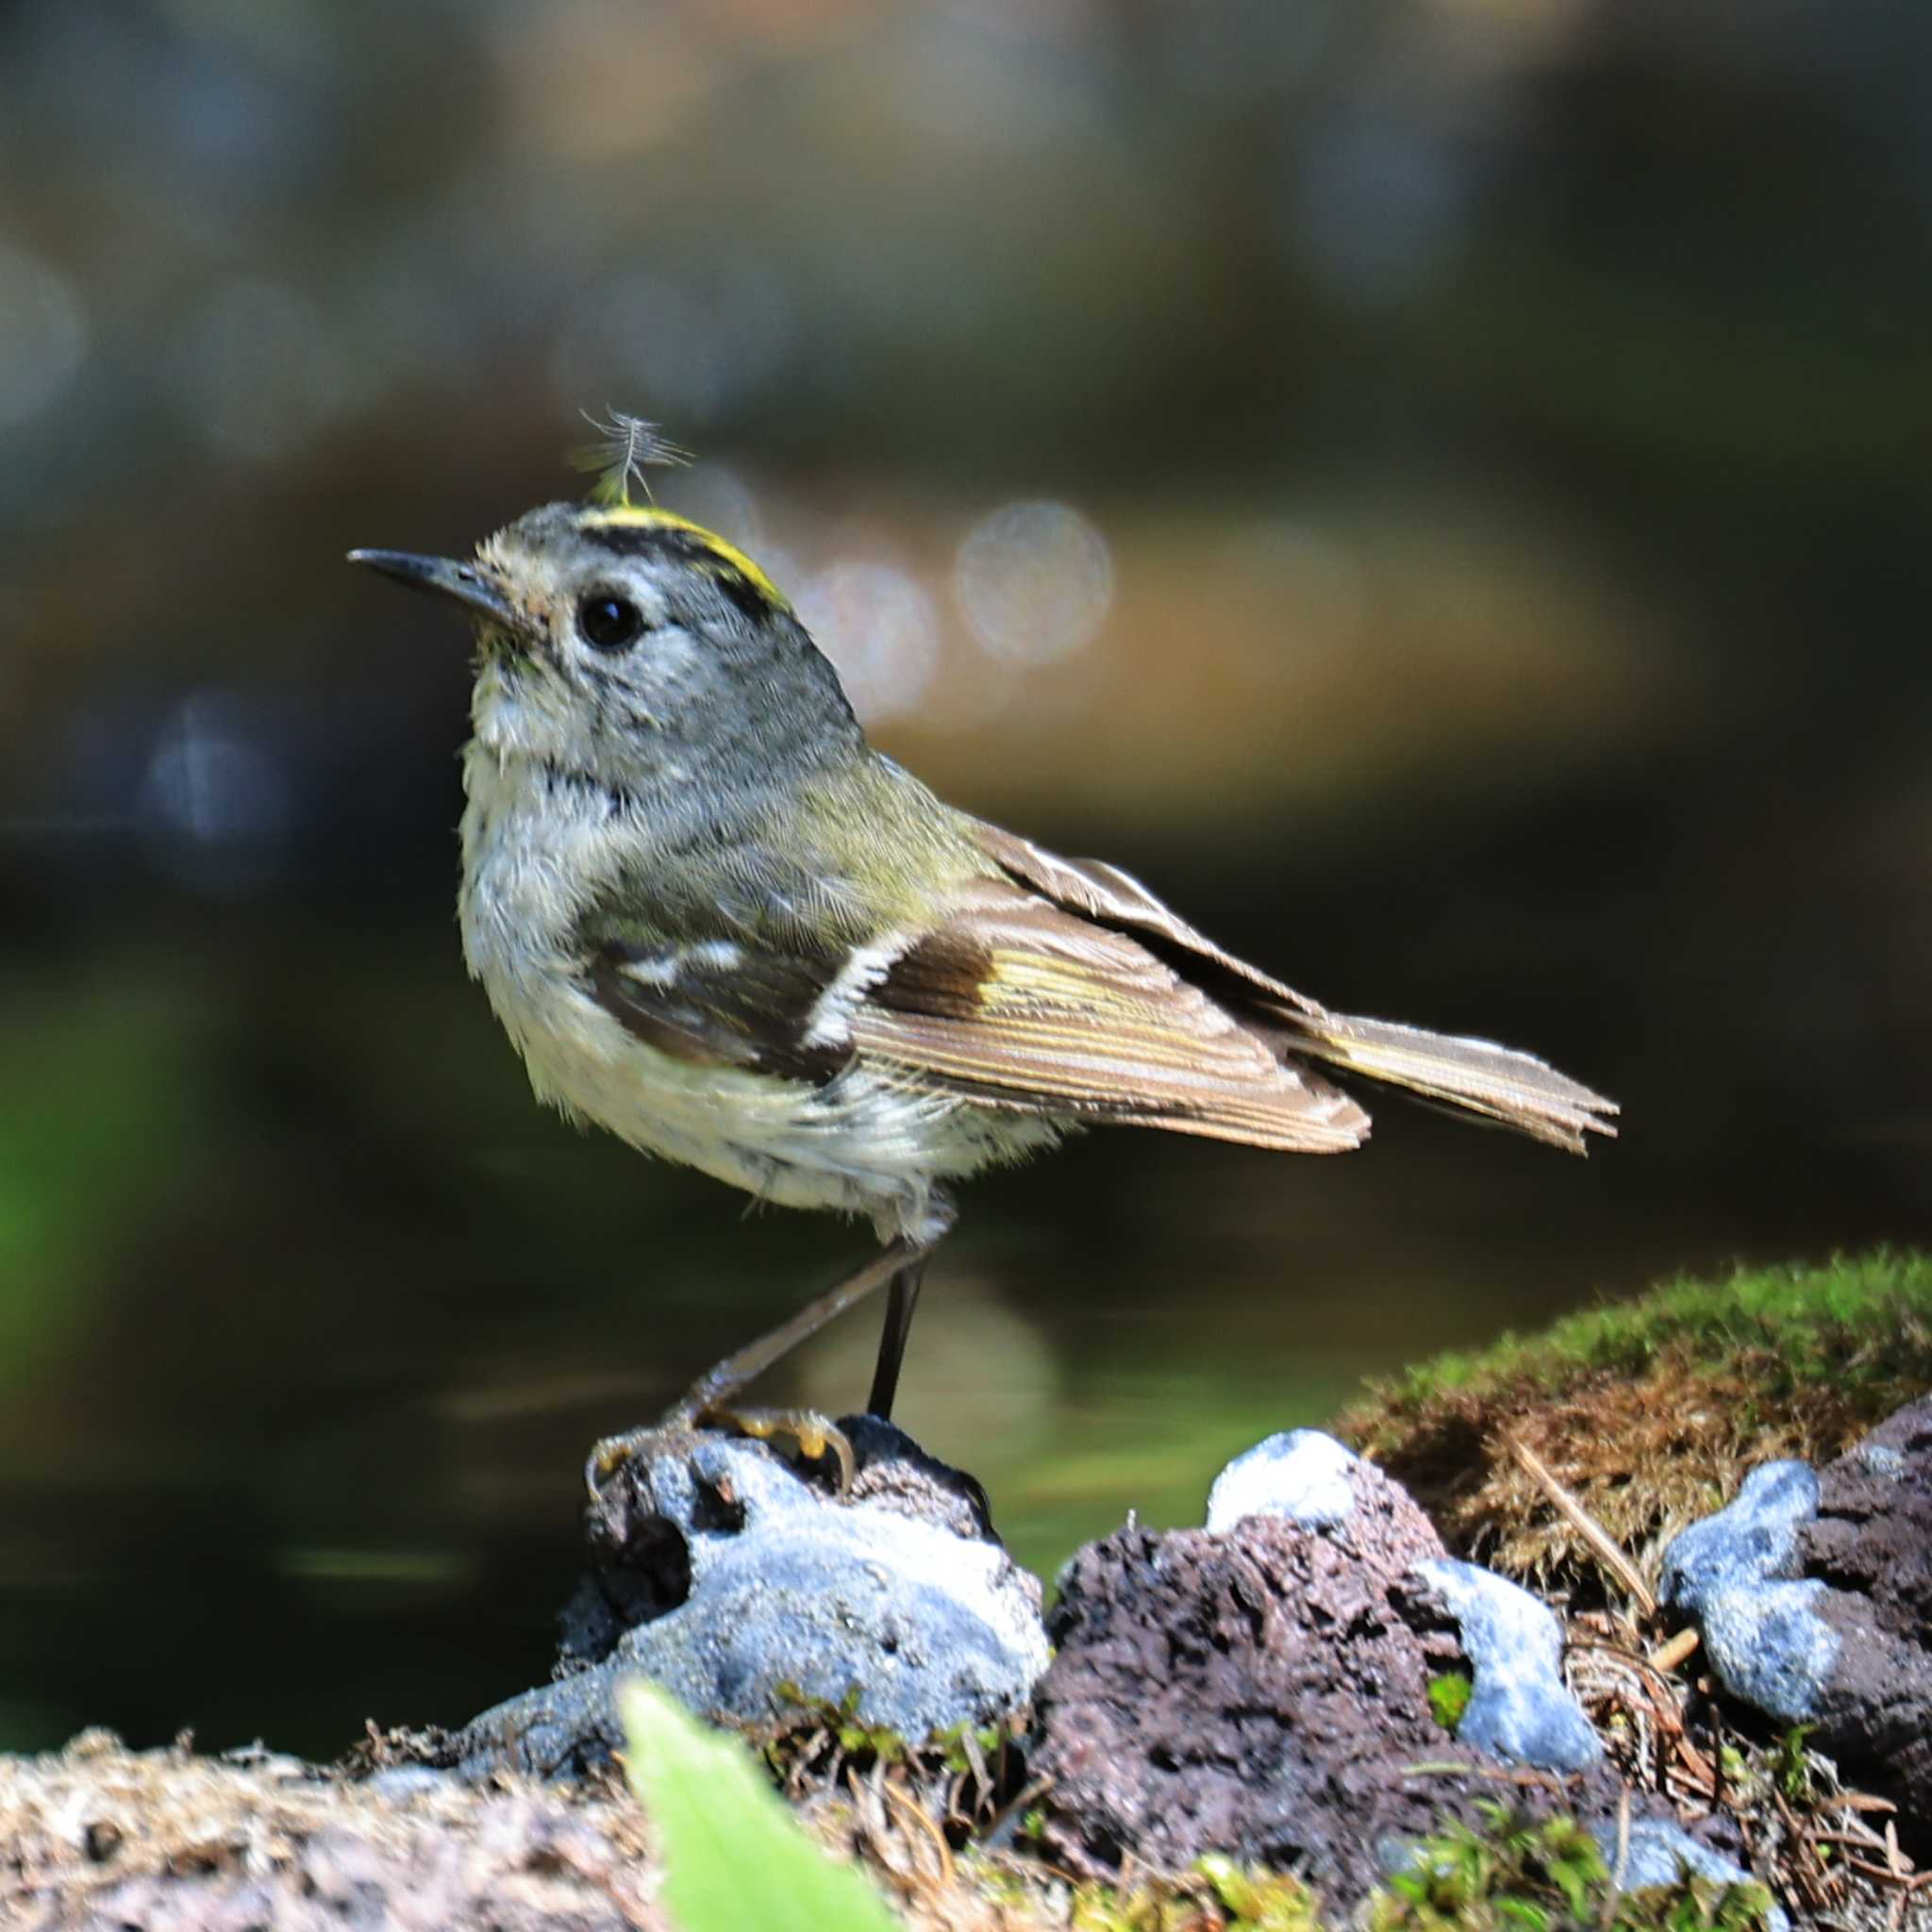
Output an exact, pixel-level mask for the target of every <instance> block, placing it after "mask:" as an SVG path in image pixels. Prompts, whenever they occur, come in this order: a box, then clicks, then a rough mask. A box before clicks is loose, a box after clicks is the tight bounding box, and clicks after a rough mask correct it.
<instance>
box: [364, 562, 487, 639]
mask: <svg viewBox="0 0 1932 1932" xmlns="http://www.w3.org/2000/svg"><path fill="white" fill-rule="evenodd" d="M349 561H350V562H351V563H366V564H367V565H368V566H369V568H370V569H371V570H379V571H380V572H381V573H382V574H383V575H384V576H386V577H394V578H395V580H396V581H397V583H399V584H408V586H409V588H410V589H411V590H415V591H437V592H439V593H440V594H441V595H442V596H445V597H454V598H455V599H456V600H457V602H458V603H459V604H467V605H468V606H469V607H470V608H471V609H473V610H476V611H480V612H481V613H482V615H484V616H485V617H487V618H489V619H490V620H491V623H492V624H501V625H507V626H508V628H510V629H518V628H521V626H522V625H523V622H524V617H523V613H522V612H521V611H520V610H518V608H516V606H515V605H514V604H512V603H511V602H510V601H509V599H508V597H507V596H506V595H505V594H504V591H503V586H502V585H501V584H499V583H498V582H497V581H496V579H495V578H494V577H492V576H491V575H489V573H488V572H486V571H484V570H483V569H482V568H480V567H479V566H478V565H476V564H474V563H458V562H456V561H455V560H454V559H452V558H447V557H415V556H412V555H411V554H410V553H409V552H408V551H407V550H352V551H350V552H349Z"/></svg>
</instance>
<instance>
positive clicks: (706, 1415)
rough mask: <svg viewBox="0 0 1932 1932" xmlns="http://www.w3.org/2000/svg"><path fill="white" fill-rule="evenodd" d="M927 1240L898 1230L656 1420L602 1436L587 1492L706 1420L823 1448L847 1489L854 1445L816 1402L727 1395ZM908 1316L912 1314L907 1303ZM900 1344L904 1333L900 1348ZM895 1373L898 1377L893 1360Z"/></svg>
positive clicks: (816, 1452) (913, 1258)
mask: <svg viewBox="0 0 1932 1932" xmlns="http://www.w3.org/2000/svg"><path fill="white" fill-rule="evenodd" d="M931 1247H932V1243H931V1242H924V1243H922V1242H918V1241H908V1240H907V1239H906V1237H905V1236H903V1235H902V1236H900V1237H899V1238H898V1239H897V1240H895V1241H891V1242H890V1243H888V1245H887V1246H886V1247H885V1248H884V1249H883V1250H882V1251H881V1252H880V1253H879V1254H877V1255H875V1256H874V1257H873V1258H872V1259H871V1260H870V1261H867V1262H866V1263H865V1264H864V1265H863V1266H862V1267H859V1268H855V1269H854V1270H853V1271H852V1273H851V1274H848V1275H847V1276H846V1277H845V1278H844V1280H842V1281H841V1282H839V1283H838V1284H837V1285H836V1286H835V1287H832V1288H829V1289H827V1290H826V1291H825V1292H824V1294H822V1295H820V1296H819V1297H818V1298H817V1300H815V1301H809V1302H808V1303H807V1304H806V1305H805V1307H802V1308H800V1309H799V1311H798V1312H797V1313H796V1314H795V1315H793V1316H791V1317H790V1318H789V1319H788V1320H786V1321H784V1322H781V1323H779V1324H778V1325H777V1326H776V1327H775V1328H773V1329H771V1330H769V1331H768V1332H767V1333H765V1334H763V1335H760V1336H759V1337H758V1340H757V1341H752V1342H748V1343H747V1344H746V1345H745V1346H744V1347H743V1348H741V1349H739V1350H738V1351H737V1352H736V1353H735V1354H732V1355H727V1356H726V1357H724V1360H723V1361H722V1362H719V1363H718V1364H717V1365H716V1367H714V1368H710V1369H708V1370H706V1372H705V1373H704V1374H702V1375H700V1376H699V1377H698V1379H697V1380H696V1381H695V1382H693V1383H692V1384H691V1387H690V1388H689V1389H687V1390H686V1391H685V1392H684V1395H683V1397H682V1398H681V1399H680V1400H679V1401H677V1402H675V1403H674V1404H673V1405H672V1407H670V1408H669V1409H667V1410H666V1411H665V1414H664V1418H663V1420H662V1421H661V1422H658V1423H656V1424H653V1425H652V1426H651V1427H649V1428H647V1429H636V1430H633V1431H631V1432H630V1433H629V1434H627V1435H623V1436H608V1437H606V1438H605V1439H604V1441H601V1442H599V1443H598V1444H597V1445H596V1447H595V1448H593V1449H592V1450H591V1457H590V1460H589V1461H588V1462H587V1463H586V1464H585V1466H584V1480H585V1482H586V1483H587V1484H588V1486H589V1488H590V1491H591V1495H592V1496H595V1495H596V1494H597V1493H598V1492H599V1491H601V1490H602V1489H603V1487H604V1485H605V1484H606V1483H607V1482H608V1480H609V1479H610V1477H611V1476H612V1475H613V1474H615V1473H616V1471H617V1470H619V1469H621V1468H622V1467H623V1466H624V1464H625V1463H626V1462H628V1461H630V1460H631V1459H632V1458H633V1457H637V1456H639V1455H641V1454H643V1453H646V1452H648V1451H649V1450H650V1449H652V1448H653V1447H655V1446H658V1445H661V1444H662V1443H664V1441H666V1440H667V1439H668V1438H671V1437H675V1436H677V1435H681V1434H687V1433H689V1432H690V1431H691V1430H692V1429H695V1428H699V1427H702V1426H704V1425H705V1424H724V1425H725V1426H727V1427H731V1428H735V1429H738V1430H740V1431H741V1432H742V1433H743V1434H745V1435H748V1436H757V1437H758V1438H759V1439H760V1440H763V1439H765V1438H768V1437H771V1436H776V1435H784V1436H790V1437H791V1439H792V1440H793V1441H795V1442H796V1443H797V1444H798V1447H799V1450H800V1453H801V1454H803V1455H805V1456H808V1457H820V1456H823V1455H824V1454H825V1453H826V1452H827V1451H828V1450H829V1451H830V1452H831V1453H832V1454H833V1455H834V1456H836V1457H838V1459H839V1470H840V1475H841V1487H842V1488H846V1489H849V1488H850V1487H851V1484H852V1477H853V1474H854V1469H855V1466H854V1462H853V1456H852V1444H851V1442H850V1441H848V1440H847V1438H846V1435H845V1432H844V1430H842V1429H841V1428H840V1427H839V1426H838V1424H836V1423H834V1422H832V1421H831V1420H830V1419H829V1418H827V1417H825V1416H823V1415H820V1414H819V1413H818V1412H817V1411H816V1410H814V1409H806V1408H797V1409H788V1408H762V1409H761V1408H737V1407H733V1406H732V1402H731V1398H732V1397H733V1396H734V1395H736V1394H737V1393H738V1392H739V1391H740V1390H741V1389H743V1388H744V1386H745V1385H746V1384H747V1383H748V1382H750V1381H752V1380H753V1379H754V1378H755V1377H757V1376H758V1375H761V1374H764V1372H765V1371H766V1370H767V1369H769V1368H770V1367H771V1366H772V1364H773V1363H774V1362H775V1361H777V1360H779V1359H780V1358H781V1357H785V1356H788V1355H790V1354H791V1351H792V1350H793V1349H794V1348H796V1347H797V1346H798V1344H799V1343H800V1342H801V1341H805V1340H807V1339H808V1337H809V1336H813V1335H816V1334H817V1333H818V1331H819V1330H820V1329H821V1328H823V1327H824V1325H825V1324H826V1323H827V1322H830V1321H832V1320H833V1319H834V1318H835V1317H837V1316H839V1315H842V1314H843V1313H844V1312H845V1310H846V1309H847V1308H849V1307H852V1306H853V1305H854V1304H855V1303H856V1302H861V1301H863V1300H864V1299H865V1297H866V1296H867V1295H869V1294H874V1293H876V1292H877V1291H878V1290H880V1289H882V1288H884V1287H885V1286H886V1285H887V1283H889V1282H893V1283H896V1281H897V1279H898V1276H899V1275H900V1274H901V1273H902V1272H903V1271H904V1270H906V1269H907V1268H908V1267H911V1268H913V1269H915V1270H916V1269H917V1268H918V1267H919V1266H920V1265H922V1264H923V1263H924V1260H925V1257H926V1256H927V1254H929V1253H930V1252H931ZM906 1320H907V1322H908V1323H909V1321H910V1320H911V1315H910V1311H909V1309H908V1313H907V1316H906ZM904 1345H905V1338H904V1335H903V1333H902V1334H901V1336H900V1346H901V1348H903V1347H904ZM894 1373H895V1379H896V1364H895V1372H894Z"/></svg>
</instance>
